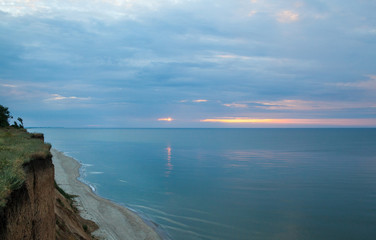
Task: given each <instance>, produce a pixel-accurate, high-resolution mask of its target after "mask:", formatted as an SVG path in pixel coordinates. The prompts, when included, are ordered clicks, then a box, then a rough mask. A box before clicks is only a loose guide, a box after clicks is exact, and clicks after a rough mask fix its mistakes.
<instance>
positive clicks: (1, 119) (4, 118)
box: [0, 105, 12, 127]
mask: <svg viewBox="0 0 376 240" xmlns="http://www.w3.org/2000/svg"><path fill="white" fill-rule="evenodd" d="M9 118H12V116H11V115H10V112H9V110H8V108H7V107H4V106H3V105H0V127H8V126H9V122H8V119H9Z"/></svg>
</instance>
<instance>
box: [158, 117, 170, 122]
mask: <svg viewBox="0 0 376 240" xmlns="http://www.w3.org/2000/svg"><path fill="white" fill-rule="evenodd" d="M158 121H166V122H171V121H174V119H172V118H170V117H169V118H158Z"/></svg>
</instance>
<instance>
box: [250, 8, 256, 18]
mask: <svg viewBox="0 0 376 240" xmlns="http://www.w3.org/2000/svg"><path fill="white" fill-rule="evenodd" d="M256 13H257V11H256V10H251V11H249V13H248V17H252V16H254V15H255V14H256Z"/></svg>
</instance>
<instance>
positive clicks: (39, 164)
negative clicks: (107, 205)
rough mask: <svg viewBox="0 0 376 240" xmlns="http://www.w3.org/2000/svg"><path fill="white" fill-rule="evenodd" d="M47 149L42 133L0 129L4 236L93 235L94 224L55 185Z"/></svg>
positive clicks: (87, 239) (11, 239)
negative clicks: (84, 217)
mask: <svg viewBox="0 0 376 240" xmlns="http://www.w3.org/2000/svg"><path fill="white" fill-rule="evenodd" d="M49 148H50V146H49V145H47V144H45V143H44V141H43V135H41V134H39V135H36V134H29V133H27V132H25V131H21V130H15V129H0V203H1V205H0V239H1V240H18V239H25V240H26V239H27V240H53V239H57V240H63V239H64V240H70V239H80V240H81V239H84V240H91V239H94V238H93V237H92V236H91V232H92V231H94V230H95V229H96V228H97V226H96V224H95V223H93V222H91V221H89V220H85V219H83V218H82V217H81V216H80V215H79V213H78V211H77V209H76V207H75V206H74V200H73V197H74V196H71V195H69V194H66V193H64V192H61V191H59V190H60V189H59V188H58V187H57V186H56V187H55V181H54V165H53V164H52V156H51V153H50V152H49ZM25 149H27V151H26V150H25Z"/></svg>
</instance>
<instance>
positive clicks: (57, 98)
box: [45, 94, 91, 101]
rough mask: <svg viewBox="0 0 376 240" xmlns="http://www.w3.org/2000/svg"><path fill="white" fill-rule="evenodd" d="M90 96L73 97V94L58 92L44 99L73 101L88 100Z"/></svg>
mask: <svg viewBox="0 0 376 240" xmlns="http://www.w3.org/2000/svg"><path fill="white" fill-rule="evenodd" d="M90 99H91V98H90V97H85V98H84V97H75V96H68V97H66V96H62V95H59V94H51V97H50V98H47V99H45V100H46V101H62V100H74V101H88V100H90Z"/></svg>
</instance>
